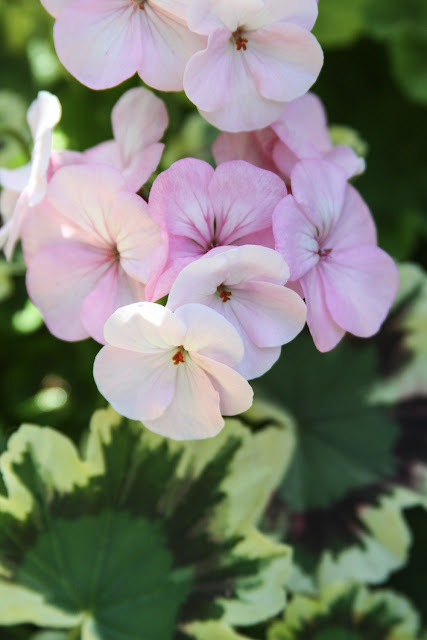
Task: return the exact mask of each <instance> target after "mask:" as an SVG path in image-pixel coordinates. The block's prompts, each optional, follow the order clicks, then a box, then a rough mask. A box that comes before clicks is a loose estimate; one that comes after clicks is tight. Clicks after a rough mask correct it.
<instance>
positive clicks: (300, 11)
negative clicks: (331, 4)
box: [245, 0, 318, 31]
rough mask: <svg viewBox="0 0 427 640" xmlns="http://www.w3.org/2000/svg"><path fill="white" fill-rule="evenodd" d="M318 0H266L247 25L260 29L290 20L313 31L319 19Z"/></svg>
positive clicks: (249, 27)
mask: <svg viewBox="0 0 427 640" xmlns="http://www.w3.org/2000/svg"><path fill="white" fill-rule="evenodd" d="M317 13H318V9H317V2H316V0H265V1H264V6H263V8H262V9H261V10H260V11H258V13H257V14H256V15H255V16H254V17H250V18H249V20H248V21H247V22H245V25H246V26H247V27H248V29H259V28H260V27H264V26H266V25H268V24H271V23H272V22H290V23H293V24H297V25H299V26H300V27H302V28H303V29H307V31H311V29H312V28H313V26H314V23H315V22H316V19H317Z"/></svg>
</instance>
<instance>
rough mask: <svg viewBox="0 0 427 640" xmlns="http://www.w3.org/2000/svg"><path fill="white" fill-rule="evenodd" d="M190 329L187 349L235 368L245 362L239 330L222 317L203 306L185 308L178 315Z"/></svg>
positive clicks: (186, 336)
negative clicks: (243, 360) (242, 360)
mask: <svg viewBox="0 0 427 640" xmlns="http://www.w3.org/2000/svg"><path fill="white" fill-rule="evenodd" d="M175 317H176V318H179V320H181V322H183V323H184V324H185V326H186V328H187V331H186V334H185V338H184V342H183V345H184V348H185V349H187V350H188V351H191V352H193V351H196V352H197V353H199V354H200V355H201V356H204V357H206V358H211V359H213V360H219V361H220V362H222V363H223V364H226V365H228V366H230V367H234V366H235V365H236V364H238V363H239V362H240V360H241V359H242V358H243V344H242V341H241V339H240V336H239V334H238V333H237V331H236V329H235V328H234V327H233V326H232V325H231V324H230V323H229V322H228V321H227V320H225V318H223V317H222V316H221V315H220V314H219V313H217V312H216V311H214V310H213V309H210V308H209V307H206V306H204V305H202V304H185V305H183V306H182V307H179V308H178V309H177V310H176V311H175Z"/></svg>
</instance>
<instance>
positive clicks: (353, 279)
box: [322, 246, 399, 338]
mask: <svg viewBox="0 0 427 640" xmlns="http://www.w3.org/2000/svg"><path fill="white" fill-rule="evenodd" d="M332 254H333V255H332ZM322 278H323V282H324V287H325V298H326V303H327V306H328V310H329V313H330V315H331V316H332V317H333V319H334V320H335V322H336V323H337V324H339V325H340V326H341V327H342V328H343V329H345V330H346V331H348V332H350V333H352V334H353V335H356V336H359V337H361V338H368V337H370V336H372V335H374V334H375V333H377V331H378V330H379V328H380V326H381V324H382V323H383V322H384V320H385V318H386V316H387V314H388V312H389V310H390V308H391V305H392V303H393V301H394V299H395V297H396V294H397V290H398V288H399V274H398V270H397V266H396V264H395V263H394V261H393V260H392V259H391V258H390V256H389V255H388V254H387V253H385V251H383V250H382V249H380V248H379V247H375V246H361V247H354V248H349V249H342V250H335V249H334V250H333V252H332V253H331V255H330V257H329V258H328V259H327V260H325V261H324V263H323V264H322Z"/></svg>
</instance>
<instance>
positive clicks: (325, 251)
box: [317, 249, 332, 258]
mask: <svg viewBox="0 0 427 640" xmlns="http://www.w3.org/2000/svg"><path fill="white" fill-rule="evenodd" d="M331 251H332V249H319V251H318V252H317V255H319V256H320V257H321V258H327V257H328V255H329V254H330V253H331Z"/></svg>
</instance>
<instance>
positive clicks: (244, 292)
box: [230, 281, 307, 347]
mask: <svg viewBox="0 0 427 640" xmlns="http://www.w3.org/2000/svg"><path fill="white" fill-rule="evenodd" d="M230 303H231V304H232V306H233V311H234V313H235V315H236V317H237V318H238V320H239V322H240V325H241V326H242V327H243V329H244V331H245V332H246V333H247V335H248V336H249V338H250V339H251V340H252V342H254V343H255V344H256V345H257V346H258V347H277V346H281V345H282V344H286V343H287V342H290V341H291V340H293V339H294V338H295V337H296V336H297V335H298V334H299V333H300V331H301V330H302V329H303V327H304V325H305V320H306V313H307V312H306V306H305V304H304V302H303V300H302V299H301V298H300V296H299V295H298V294H296V293H295V292H294V291H291V290H290V289H287V288H286V287H284V286H281V285H279V284H272V283H271V282H254V281H252V282H247V283H245V284H244V285H241V286H240V287H239V288H238V289H237V291H236V292H235V293H234V292H233V297H232V299H231V300H230Z"/></svg>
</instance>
